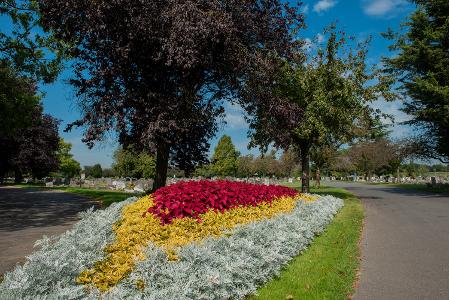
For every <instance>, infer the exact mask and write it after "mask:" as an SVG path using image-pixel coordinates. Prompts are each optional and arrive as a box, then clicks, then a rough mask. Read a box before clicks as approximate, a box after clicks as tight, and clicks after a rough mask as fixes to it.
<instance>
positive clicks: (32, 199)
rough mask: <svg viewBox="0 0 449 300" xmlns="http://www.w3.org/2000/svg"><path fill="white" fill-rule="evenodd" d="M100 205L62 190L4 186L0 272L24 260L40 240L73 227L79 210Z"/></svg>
mask: <svg viewBox="0 0 449 300" xmlns="http://www.w3.org/2000/svg"><path fill="white" fill-rule="evenodd" d="M96 204H97V203H96V202H95V201H94V200H92V199H89V198H86V197H82V196H79V195H75V194H70V193H65V192H62V191H50V190H44V189H30V188H14V187H0V274H4V273H5V272H6V271H10V270H12V269H13V268H14V266H15V265H16V264H18V263H23V262H24V261H25V256H27V255H29V254H31V253H32V252H33V250H34V249H33V246H34V243H35V241H36V240H38V239H40V238H42V236H43V235H47V236H54V235H57V234H61V233H63V232H65V231H66V230H68V229H70V228H71V226H72V225H73V224H74V223H75V222H76V221H77V220H78V213H79V212H81V211H85V210H87V209H88V208H90V207H92V206H95V205H96Z"/></svg>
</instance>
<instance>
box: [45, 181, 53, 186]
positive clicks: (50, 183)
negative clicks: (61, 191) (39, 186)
mask: <svg viewBox="0 0 449 300" xmlns="http://www.w3.org/2000/svg"><path fill="white" fill-rule="evenodd" d="M45 186H46V187H53V182H46V183H45Z"/></svg>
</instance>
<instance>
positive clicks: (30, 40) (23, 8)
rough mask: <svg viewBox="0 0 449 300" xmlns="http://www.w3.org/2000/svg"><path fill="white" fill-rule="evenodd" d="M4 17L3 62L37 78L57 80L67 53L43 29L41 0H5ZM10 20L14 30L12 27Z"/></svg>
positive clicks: (0, 5)
mask: <svg viewBox="0 0 449 300" xmlns="http://www.w3.org/2000/svg"><path fill="white" fill-rule="evenodd" d="M0 17H2V19H3V22H2V30H1V31H0V65H1V66H2V67H3V66H5V65H7V66H8V67H10V68H12V69H14V70H15V72H18V74H19V76H20V77H25V78H28V80H32V81H34V82H37V81H40V80H42V81H43V82H45V83H49V82H52V81H54V80H55V79H56V77H57V75H58V73H59V71H60V70H61V64H62V61H63V59H64V57H65V52H64V47H63V45H62V44H61V43H59V42H58V41H57V40H55V39H54V38H53V37H52V36H51V34H50V33H49V32H46V31H44V30H42V27H41V26H40V15H39V13H38V4H37V1H35V0H25V1H16V0H2V1H0ZM6 24H9V25H10V26H11V28H14V30H8V26H7V25H6ZM3 25H5V26H4V27H3ZM3 29H4V30H3Z"/></svg>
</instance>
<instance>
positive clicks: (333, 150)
mask: <svg viewBox="0 0 449 300" xmlns="http://www.w3.org/2000/svg"><path fill="white" fill-rule="evenodd" d="M337 155H338V152H337V147H336V146H335V145H329V144H327V145H326V144H324V145H319V146H318V145H315V146H313V147H312V148H311V149H310V160H311V161H312V162H313V167H314V169H315V180H316V187H317V188H320V186H321V172H322V171H323V169H326V168H330V166H331V165H332V164H333V163H334V161H335V159H336V158H337Z"/></svg>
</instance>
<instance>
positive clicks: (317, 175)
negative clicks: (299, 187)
mask: <svg viewBox="0 0 449 300" xmlns="http://www.w3.org/2000/svg"><path fill="white" fill-rule="evenodd" d="M315 180H316V187H317V188H320V186H321V172H320V167H316V172H315Z"/></svg>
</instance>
